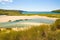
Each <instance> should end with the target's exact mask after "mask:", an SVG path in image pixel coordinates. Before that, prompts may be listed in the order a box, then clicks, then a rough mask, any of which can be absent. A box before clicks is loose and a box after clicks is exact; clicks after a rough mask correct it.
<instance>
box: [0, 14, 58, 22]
mask: <svg viewBox="0 0 60 40" xmlns="http://www.w3.org/2000/svg"><path fill="white" fill-rule="evenodd" d="M35 18H43V19H49V20H56V19H58V18H52V17H46V16H38V15H35V16H0V22H8V21H9V20H11V21H15V20H20V19H23V20H24V19H35Z"/></svg>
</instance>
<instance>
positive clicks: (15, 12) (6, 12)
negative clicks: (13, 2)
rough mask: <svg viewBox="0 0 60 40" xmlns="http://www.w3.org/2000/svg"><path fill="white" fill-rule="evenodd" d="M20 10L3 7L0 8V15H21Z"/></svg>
mask: <svg viewBox="0 0 60 40" xmlns="http://www.w3.org/2000/svg"><path fill="white" fill-rule="evenodd" d="M21 14H22V11H20V10H4V9H0V15H10V16H14V15H16V16H17V15H21Z"/></svg>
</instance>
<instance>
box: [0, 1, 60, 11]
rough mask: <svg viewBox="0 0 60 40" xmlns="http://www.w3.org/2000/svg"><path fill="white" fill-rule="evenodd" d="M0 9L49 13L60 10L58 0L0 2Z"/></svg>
mask: <svg viewBox="0 0 60 40" xmlns="http://www.w3.org/2000/svg"><path fill="white" fill-rule="evenodd" d="M0 9H15V10H24V11H51V10H55V9H60V0H0Z"/></svg>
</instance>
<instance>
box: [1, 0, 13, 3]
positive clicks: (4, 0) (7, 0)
mask: <svg viewBox="0 0 60 40" xmlns="http://www.w3.org/2000/svg"><path fill="white" fill-rule="evenodd" d="M2 2H13V0H0V3H2Z"/></svg>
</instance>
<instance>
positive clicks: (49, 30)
mask: <svg viewBox="0 0 60 40" xmlns="http://www.w3.org/2000/svg"><path fill="white" fill-rule="evenodd" d="M6 31H7V30H5V31H0V40H60V19H58V20H56V22H55V23H53V24H52V25H40V26H32V28H30V29H28V30H24V31H13V30H10V32H9V33H6Z"/></svg>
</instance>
